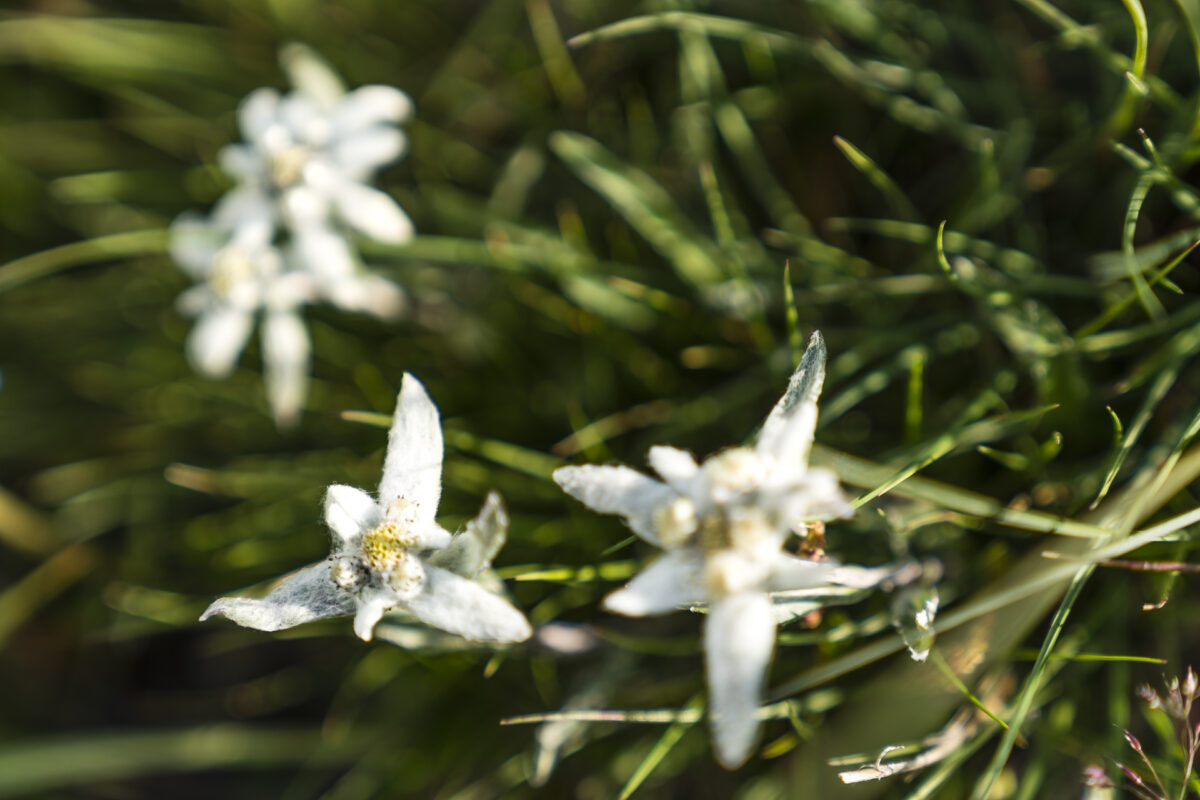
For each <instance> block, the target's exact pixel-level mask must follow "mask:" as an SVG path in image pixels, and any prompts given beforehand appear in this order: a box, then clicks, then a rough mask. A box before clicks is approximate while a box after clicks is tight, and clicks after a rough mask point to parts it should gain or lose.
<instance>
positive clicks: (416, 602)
mask: <svg viewBox="0 0 1200 800" xmlns="http://www.w3.org/2000/svg"><path fill="white" fill-rule="evenodd" d="M402 607H403V608H404V609H405V610H407V611H408V612H409V613H411V614H412V615H413V616H415V617H416V618H417V619H419V620H421V621H422V622H424V623H425V624H427V625H432V626H433V627H435V628H441V629H442V630H444V631H449V632H450V633H456V634H458V635H459V636H462V637H463V638H464V639H471V640H472V641H476V642H497V643H508V642H523V641H525V640H526V639H528V638H529V636H530V634H531V633H532V632H533V631H532V629H531V628H530V627H529V622H528V621H527V620H526V619H525V616H524V615H523V614H522V613H521V612H520V611H518V610H517V609H516V608H514V607H513V606H512V605H511V604H510V603H509V602H508V601H507V600H505V599H504V598H503V597H501V596H500V595H497V594H492V593H491V592H489V591H488V590H487V589H485V588H483V587H482V586H480V585H479V584H478V583H475V582H474V581H470V580H467V579H466V578H461V577H459V576H458V575H455V574H454V573H452V572H448V571H446V570H444V569H440V568H438V567H434V566H427V567H426V568H425V585H424V587H423V588H422V590H421V591H420V592H419V593H418V594H417V595H416V597H413V598H410V599H408V600H405V601H404V603H403V604H402Z"/></svg>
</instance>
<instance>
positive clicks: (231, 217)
mask: <svg viewBox="0 0 1200 800" xmlns="http://www.w3.org/2000/svg"><path fill="white" fill-rule="evenodd" d="M212 221H213V224H214V225H216V226H218V227H219V228H222V229H224V230H227V231H229V244H230V245H231V246H233V245H236V246H237V247H240V248H242V249H243V250H246V251H248V252H256V251H261V250H263V249H265V248H267V247H269V246H270V244H271V239H273V238H274V236H275V201H274V200H273V199H272V198H271V196H270V195H269V194H267V192H266V191H265V190H263V189H262V188H260V187H258V186H255V185H253V184H242V185H241V186H238V187H236V188H234V189H232V190H230V191H228V192H226V193H225V194H224V195H223V196H222V197H221V199H220V200H218V201H217V204H216V205H215V206H213V210H212Z"/></svg>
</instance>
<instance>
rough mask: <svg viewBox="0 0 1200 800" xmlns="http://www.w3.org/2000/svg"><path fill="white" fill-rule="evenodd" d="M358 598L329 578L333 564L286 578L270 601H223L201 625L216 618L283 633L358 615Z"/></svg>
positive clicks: (205, 615)
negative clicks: (355, 598)
mask: <svg viewBox="0 0 1200 800" xmlns="http://www.w3.org/2000/svg"><path fill="white" fill-rule="evenodd" d="M354 607H355V602H354V597H353V596H352V595H350V594H348V593H346V592H343V591H341V590H340V589H338V588H337V586H335V585H334V583H333V580H332V579H331V578H330V577H329V562H328V561H322V562H321V563H319V564H313V565H312V566H309V567H305V568H304V569H301V570H298V571H296V572H293V573H292V574H291V575H288V576H286V577H284V578H283V579H282V580H281V581H279V582H278V583H277V584H275V586H274V587H272V589H271V591H270V592H268V593H267V596H266V597H262V598H253V597H222V598H219V599H218V600H216V601H214V602H213V603H212V605H210V606H209V607H208V608H207V609H206V610H205V611H204V613H203V614H201V615H200V621H201V622H203V621H204V620H206V619H208V618H209V617H213V616H216V615H218V614H219V615H221V616H223V617H227V618H228V619H230V620H233V621H234V622H236V623H237V624H238V625H241V626H243V627H246V628H254V629H256V630H260V631H281V630H284V629H286V628H291V627H294V626H296V625H300V624H302V623H305V622H312V621H313V620H318V619H325V618H327V617H344V616H347V615H349V614H353V613H354Z"/></svg>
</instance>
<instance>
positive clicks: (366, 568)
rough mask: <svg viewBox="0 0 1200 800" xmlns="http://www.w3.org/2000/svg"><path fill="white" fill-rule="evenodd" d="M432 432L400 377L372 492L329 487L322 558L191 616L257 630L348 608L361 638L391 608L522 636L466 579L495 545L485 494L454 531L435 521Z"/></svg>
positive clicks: (513, 617)
mask: <svg viewBox="0 0 1200 800" xmlns="http://www.w3.org/2000/svg"><path fill="white" fill-rule="evenodd" d="M441 476H442V431H441V422H440V420H439V417H438V410H437V407H436V406H435V405H434V404H433V401H432V400H431V399H430V398H429V395H428V393H427V392H426V391H425V387H424V386H422V385H421V382H420V381H418V380H417V379H416V378H414V377H413V376H412V375H407V374H406V375H405V376H404V382H403V384H402V386H401V389H400V394H399V397H398V398H397V400H396V413H395V416H394V417H393V422H392V428H391V432H390V434H389V435H388V449H387V457H386V459H385V461H384V467H383V479H382V480H381V481H380V484H379V497H378V499H376V498H374V497H372V496H371V495H369V494H367V493H366V492H364V491H362V490H360V489H356V488H354V487H352V486H342V485H334V486H330V487H329V490H328V491H327V492H326V494H325V523H326V525H328V526H329V529H330V530H331V531H332V532H333V546H332V549H331V552H330V555H329V558H327V559H326V560H324V561H322V562H320V563H318V564H313V565H311V566H309V567H306V568H304V569H302V570H300V571H298V572H294V573H292V574H291V575H288V576H287V577H285V578H283V579H282V580H281V581H280V582H279V583H277V584H276V585H275V586H274V587H273V588H272V589H271V591H270V592H269V593H268V594H267V595H266V596H265V597H262V598H248V597H222V598H220V599H218V600H217V601H215V602H214V603H213V604H212V605H210V606H209V607H208V609H207V610H206V611H205V612H204V614H203V616H201V617H200V619H201V620H205V619H208V618H209V617H211V616H213V615H216V614H220V615H223V616H225V617H228V618H229V619H231V620H233V621H234V622H236V623H238V624H239V625H244V626H246V627H249V628H256V629H258V630H265V631H277V630H282V629H284V628H290V627H293V626H295V625H299V624H301V623H303V622H309V621H312V620H316V619H323V618H326V617H336V616H348V615H351V614H352V615H354V632H355V633H356V634H358V636H359V637H360V638H362V639H363V640H364V641H370V639H371V638H372V635H373V633H374V629H375V625H376V624H377V623H378V622H379V621H380V619H381V618H382V617H383V616H384V615H385V614H387V613H388V612H391V611H399V612H407V613H408V614H411V615H412V616H414V617H416V618H417V619H419V620H421V621H422V622H424V623H426V624H428V625H431V626H433V627H435V628H440V629H441V630H444V631H449V632H450V633H454V634H457V635H459V636H462V637H463V638H465V639H470V640H472V641H478V642H493V643H508V642H520V641H524V640H525V639H527V638H529V635H530V633H531V630H530V627H529V622H528V621H527V620H526V619H525V617H524V615H523V614H521V612H520V611H518V610H517V609H516V608H514V607H513V606H512V605H511V604H510V603H509V602H508V601H507V600H505V599H504V598H503V597H501V596H500V595H498V594H494V593H493V592H491V591H488V589H486V588H484V586H483V585H481V584H480V583H477V582H476V581H475V580H474V579H475V577H476V576H478V575H479V574H480V572H482V571H483V570H485V569H486V568H487V567H488V566H489V565H490V564H491V560H492V558H493V557H494V556H495V555H496V553H497V552H498V551H499V549H500V546H501V545H503V543H504V537H505V534H506V531H507V528H508V518H507V515H506V514H505V511H504V507H503V505H502V504H501V502H500V498H499V496H498V495H496V494H495V493H492V494H490V495H488V498H487V500H486V502H485V503H484V505H483V508H482V509H481V510H480V513H479V515H478V516H477V517H476V519H475V520H474V522H472V523H470V524H468V525H467V527H466V530H464V531H463V532H462V533H460V534H458V535H457V536H451V534H450V533H449V532H448V531H447V530H446V529H444V528H443V527H442V526H440V525H439V524H438V523H437V521H436V519H435V517H436V515H437V509H438V500H439V498H440V495H441V489H442V481H441Z"/></svg>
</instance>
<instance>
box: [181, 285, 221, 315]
mask: <svg viewBox="0 0 1200 800" xmlns="http://www.w3.org/2000/svg"><path fill="white" fill-rule="evenodd" d="M216 305H220V301H219V300H218V299H217V296H216V294H215V293H214V292H213V290H212V287H211V286H209V285H208V284H207V283H198V284H196V285H195V286H190V287H188V288H187V289H184V290H183V291H182V292H180V293H179V296H178V297H176V298H175V308H176V309H178V311H179V313H180V314H183V315H184V316H185V317H198V316H200V315H201V314H203V313H204V312H206V311H208V310H209V309H210V308H213V307H214V306H216Z"/></svg>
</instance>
